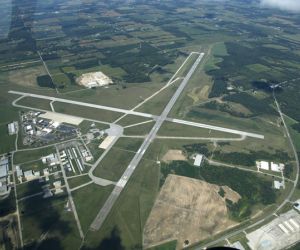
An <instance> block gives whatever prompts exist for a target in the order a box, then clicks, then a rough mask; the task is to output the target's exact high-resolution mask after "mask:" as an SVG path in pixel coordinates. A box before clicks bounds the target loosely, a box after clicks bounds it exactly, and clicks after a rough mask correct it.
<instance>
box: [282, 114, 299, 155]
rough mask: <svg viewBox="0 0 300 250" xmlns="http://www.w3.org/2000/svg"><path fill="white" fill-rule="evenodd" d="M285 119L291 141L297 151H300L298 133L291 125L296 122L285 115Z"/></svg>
mask: <svg viewBox="0 0 300 250" xmlns="http://www.w3.org/2000/svg"><path fill="white" fill-rule="evenodd" d="M284 118H285V121H286V123H287V125H288V128H289V132H290V135H291V137H292V140H293V143H294V146H295V147H296V149H297V151H298V152H299V151H300V133H298V132H297V131H296V130H294V129H293V128H292V127H291V126H292V125H293V124H295V123H297V122H296V121H295V120H293V119H291V118H289V117H287V116H285V117H284Z"/></svg>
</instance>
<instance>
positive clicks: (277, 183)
mask: <svg viewBox="0 0 300 250" xmlns="http://www.w3.org/2000/svg"><path fill="white" fill-rule="evenodd" d="M281 187H282V188H283V189H284V182H283V181H274V188H275V189H280V188H281Z"/></svg>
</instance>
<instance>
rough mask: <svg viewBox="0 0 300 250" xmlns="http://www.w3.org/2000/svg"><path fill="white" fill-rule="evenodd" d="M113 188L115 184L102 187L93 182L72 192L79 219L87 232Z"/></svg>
mask: <svg viewBox="0 0 300 250" xmlns="http://www.w3.org/2000/svg"><path fill="white" fill-rule="evenodd" d="M112 189H113V186H107V187H100V186H98V185H96V184H91V185H88V186H86V187H83V188H81V189H78V190H76V191H74V192H72V196H73V199H74V202H75V207H76V210H77V213H78V216H79V220H80V223H81V226H82V229H83V231H84V232H85V233H86V232H87V230H88V229H89V226H90V224H91V223H92V221H93V220H94V218H95V217H96V215H97V214H98V212H99V211H100V209H101V207H102V205H103V204H104V202H105V201H106V199H107V197H108V196H109V194H110V192H111V191H112Z"/></svg>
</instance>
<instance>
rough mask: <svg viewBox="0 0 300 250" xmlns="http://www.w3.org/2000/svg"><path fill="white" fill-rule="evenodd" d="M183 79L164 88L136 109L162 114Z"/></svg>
mask: <svg viewBox="0 0 300 250" xmlns="http://www.w3.org/2000/svg"><path fill="white" fill-rule="evenodd" d="M181 81H182V80H178V81H176V82H175V83H173V84H172V85H171V86H169V87H168V88H166V89H164V90H162V91H161V92H160V93H159V94H157V95H156V96H154V97H153V98H152V99H150V100H149V101H147V102H146V103H144V104H143V105H142V106H141V107H139V108H138V109H137V110H136V111H139V112H144V113H149V114H153V115H160V114H161V112H162V111H163V110H164V108H165V106H166V105H167V104H168V102H169V101H170V99H171V97H172V96H173V94H174V93H175V91H176V90H177V88H178V86H179V85H180V83H181Z"/></svg>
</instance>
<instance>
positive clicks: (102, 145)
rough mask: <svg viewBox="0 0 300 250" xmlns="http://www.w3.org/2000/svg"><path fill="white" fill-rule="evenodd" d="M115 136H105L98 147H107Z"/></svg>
mask: <svg viewBox="0 0 300 250" xmlns="http://www.w3.org/2000/svg"><path fill="white" fill-rule="evenodd" d="M115 138H116V137H115V136H107V137H106V138H105V139H104V141H103V142H102V143H101V144H100V145H99V148H101V149H107V148H108V147H109V146H110V145H111V143H112V142H113V141H114V139H115Z"/></svg>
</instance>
